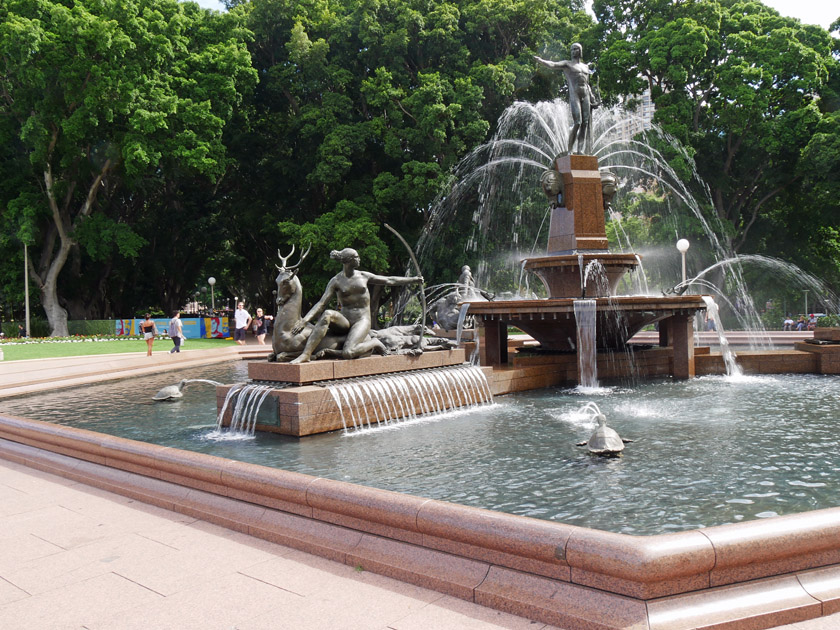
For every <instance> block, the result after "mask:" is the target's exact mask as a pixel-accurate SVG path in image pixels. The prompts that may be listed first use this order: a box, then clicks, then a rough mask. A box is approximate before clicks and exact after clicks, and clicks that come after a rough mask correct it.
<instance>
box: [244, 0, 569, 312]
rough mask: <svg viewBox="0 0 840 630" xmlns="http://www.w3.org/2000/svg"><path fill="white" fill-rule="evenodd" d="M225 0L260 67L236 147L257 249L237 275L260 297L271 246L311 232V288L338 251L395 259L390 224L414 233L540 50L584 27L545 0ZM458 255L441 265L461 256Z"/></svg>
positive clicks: (378, 267)
mask: <svg viewBox="0 0 840 630" xmlns="http://www.w3.org/2000/svg"><path fill="white" fill-rule="evenodd" d="M231 4H232V5H233V4H235V5H238V7H237V8H236V9H235V10H241V11H243V12H245V13H247V14H248V16H249V27H250V28H251V30H252V31H253V32H254V33H255V39H254V42H253V44H252V54H253V59H254V64H255V67H256V69H257V71H258V73H259V77H260V83H259V86H258V88H257V90H256V94H255V99H254V101H253V109H252V111H251V112H250V113H249V116H250V120H251V121H252V126H251V127H250V129H249V130H248V132H247V133H245V134H243V135H242V136H240V137H239V138H237V139H236V141H235V142H234V144H233V145H232V147H234V148H233V149H232V150H235V151H236V154H237V156H238V163H239V171H238V172H237V175H238V177H239V178H240V179H239V181H240V182H241V185H240V186H239V191H240V194H239V196H238V198H237V199H236V200H235V201H234V202H233V203H234V207H235V211H234V212H235V214H236V216H237V217H239V221H237V225H236V226H235V228H234V229H235V230H236V234H235V236H234V238H233V242H234V243H236V247H239V248H247V249H248V250H249V251H252V252H254V256H253V257H251V259H250V260H249V261H248V262H247V268H239V269H234V271H235V272H236V273H238V274H239V275H240V276H241V277H243V278H244V277H246V276H247V275H248V274H251V275H250V278H249V280H248V283H247V284H248V285H249V286H247V287H243V290H244V291H245V292H246V293H248V294H250V295H255V294H259V299H261V300H267V299H268V298H269V295H268V292H267V290H263V292H262V293H258V292H259V290H260V289H259V286H262V287H270V283H269V282H268V280H269V278H271V277H273V274H272V273H271V272H272V270H273V267H272V266H271V263H272V260H276V258H275V252H276V250H277V248H278V247H281V248H283V249H288V244H289V243H292V242H294V243H298V244H303V245H305V244H306V243H307V242H311V243H312V254H311V255H310V259H309V260H308V261H307V263H306V279H307V282H306V283H305V284H306V290H307V293H308V295H309V297H310V298H313V297H315V296H316V295H317V294H319V292H320V291H321V290H322V288H323V285H324V283H325V282H326V279H327V278H328V277H329V276H330V275H332V274H334V273H335V272H336V271H337V267H336V266H335V265H334V264H331V263H330V261H329V260H328V258H327V254H328V252H329V250H330V249H332V248H341V247H345V246H352V247H356V248H357V249H358V250H359V251H360V253H361V255H362V259H363V265H364V266H365V267H367V268H369V269H373V270H375V271H380V272H384V271H387V270H391V271H399V270H402V268H403V267H402V266H403V265H404V264H405V263H406V261H407V256H406V253H405V252H404V250H403V248H402V246H401V245H399V243H398V242H397V241H396V240H395V239H394V238H393V237H392V236H391V235H390V233H388V232H387V231H386V230H384V229H383V228H382V227H381V226H382V223H388V224H390V225H392V226H394V227H395V228H397V229H398V230H400V231H401V232H402V233H403V234H404V235H405V236H406V237H407V238H408V239H409V240H410V241H412V240H414V239H415V238H416V236H417V235H418V233H419V231H420V229H421V227H422V225H423V222H424V221H425V219H426V218H427V213H428V211H429V209H430V207H431V204H432V202H433V200H434V199H435V197H436V196H437V195H438V194H439V192H440V191H441V190H442V188H443V187H445V185H446V184H447V183H448V182H449V178H450V173H451V169H452V167H453V165H455V164H456V163H457V162H458V161H459V160H460V159H461V158H462V157H463V156H464V155H465V154H466V153H467V152H468V151H469V150H470V149H472V148H473V147H474V146H476V145H477V144H479V143H481V142H482V141H484V140H485V139H486V137H487V134H488V132H489V131H490V129H491V127H492V124H493V121H494V120H495V119H496V117H497V116H498V115H499V113H500V112H501V111H502V109H503V108H504V107H505V106H506V105H508V104H509V103H510V102H512V100H513V99H514V98H515V97H516V96H517V95H519V94H523V93H524V90H526V89H529V88H530V87H531V84H530V78H531V76H532V74H533V64H532V61H531V55H532V54H533V53H534V52H537V51H541V50H542V46H543V45H544V44H545V43H546V42H547V41H548V40H551V39H554V38H557V37H559V36H560V35H561V34H566V35H568V34H569V33H571V32H573V30H574V28H575V27H574V26H573V20H572V18H573V16H574V15H575V14H574V13H573V11H572V7H571V3H564V2H559V3H558V2H555V1H549V0H504V1H498V0H496V1H493V2H488V1H484V0H482V1H475V0H362V1H357V0H353V1H351V0H338V1H333V2H327V1H325V0H303V1H294V2H292V1H291V0H252V1H251V2H247V3H238V2H237V3H231ZM580 15H584V14H583V13H582V12H581V13H580ZM584 21H585V15H584ZM465 214H466V215H468V214H469V213H465ZM463 231H464V233H465V238H466V233H467V232H468V230H467V229H466V228H464V230H463ZM451 254H452V252H449V253H448V255H447V258H446V260H442V261H441V262H440V264H441V268H443V267H446V268H447V269H448V275H451V274H452V273H457V269H458V268H459V267H460V264H462V262H463V261H460V260H453V259H452V257H451ZM254 259H257V261H258V262H257V264H258V265H259V264H260V263H259V260H260V259H264V260H266V261H267V263H262V265H261V266H260V267H259V269H255V268H254ZM423 272H424V273H425V274H426V275H427V276H434V275H436V273H437V272H438V270H437V269H424V270H423ZM376 297H377V296H374V300H376Z"/></svg>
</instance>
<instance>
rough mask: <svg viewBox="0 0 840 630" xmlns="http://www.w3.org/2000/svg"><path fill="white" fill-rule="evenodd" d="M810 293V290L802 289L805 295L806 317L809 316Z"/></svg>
mask: <svg viewBox="0 0 840 630" xmlns="http://www.w3.org/2000/svg"><path fill="white" fill-rule="evenodd" d="M808 291H810V289H802V293H804V294H805V315H808Z"/></svg>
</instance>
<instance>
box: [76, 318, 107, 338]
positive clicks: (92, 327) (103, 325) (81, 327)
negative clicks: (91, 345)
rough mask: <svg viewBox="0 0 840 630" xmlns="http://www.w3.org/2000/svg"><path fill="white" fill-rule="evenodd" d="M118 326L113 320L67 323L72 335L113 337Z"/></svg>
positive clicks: (88, 320) (86, 320)
mask: <svg viewBox="0 0 840 630" xmlns="http://www.w3.org/2000/svg"><path fill="white" fill-rule="evenodd" d="M115 328H116V324H114V320H113V319H81V320H75V321H70V322H67V332H69V333H70V334H71V335H83V336H91V335H113V334H114V330H115Z"/></svg>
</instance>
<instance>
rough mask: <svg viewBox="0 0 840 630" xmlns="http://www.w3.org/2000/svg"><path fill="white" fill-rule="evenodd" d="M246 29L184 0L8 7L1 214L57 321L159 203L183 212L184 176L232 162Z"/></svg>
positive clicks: (145, 233) (0, 53)
mask: <svg viewBox="0 0 840 630" xmlns="http://www.w3.org/2000/svg"><path fill="white" fill-rule="evenodd" d="M246 37H247V32H246V31H244V30H243V29H241V27H240V26H239V25H238V24H237V22H236V20H235V19H234V18H232V17H228V16H225V15H222V14H217V13H213V12H208V11H204V10H202V9H200V8H199V7H198V6H197V5H195V4H192V3H186V4H181V3H178V2H176V0H76V1H75V2H73V3H67V2H61V1H59V0H39V1H38V2H32V1H30V0H7V2H4V3H3V5H2V6H0V57H2V60H3V64H4V72H3V74H2V75H0V95H2V99H0V120H3V124H2V126H0V134H2V136H0V145H3V146H6V147H11V151H9V150H8V149H7V151H8V153H9V154H8V155H7V157H8V158H9V161H8V162H5V163H4V166H5V167H6V168H4V171H6V170H8V172H9V174H10V175H11V176H12V177H13V179H14V186H5V187H4V188H3V190H2V192H3V194H4V199H3V200H2V201H3V202H5V203H3V206H5V207H6V212H5V213H4V215H3V220H4V223H5V227H6V228H8V232H7V234H14V235H15V236H16V238H17V240H18V241H24V242H27V243H29V244H31V245H34V246H35V247H33V249H35V248H37V249H38V250H40V252H39V253H37V254H36V255H35V256H34V258H35V260H34V261H33V264H32V265H31V266H30V275H31V277H32V278H33V280H34V281H35V284H36V285H37V287H38V288H39V289H40V297H41V304H42V306H43V307H44V309H45V311H46V314H47V317H48V319H49V320H50V324H51V326H52V329H53V333H54V334H66V332H67V313H66V310H65V309H66V308H67V307H68V306H71V304H72V300H73V297H74V296H73V294H76V295H75V298H76V299H77V300H80V301H89V300H90V299H91V294H90V289H91V288H92V289H93V291H94V292H99V293H101V292H102V291H103V288H104V285H106V284H108V282H109V281H110V278H109V277H108V276H109V275H110V273H111V272H112V271H113V266H114V265H115V264H117V263H118V262H119V261H126V262H128V261H131V260H133V259H135V258H137V257H138V255H139V254H140V253H141V248H142V247H143V246H144V245H145V244H147V243H149V242H151V240H152V239H154V238H155V237H156V235H155V234H154V233H153V231H150V230H139V229H137V228H138V223H139V222H138V219H139V218H141V217H142V215H143V214H144V213H145V212H148V211H149V209H150V206H151V205H152V204H155V206H156V207H157V208H161V207H162V208H164V209H165V210H166V211H167V212H166V214H165V215H164V216H166V218H167V219H168V220H169V221H170V222H171V223H172V224H173V225H177V223H178V220H179V217H178V216H177V211H178V210H179V207H178V206H177V204H175V203H172V202H171V201H169V200H168V199H167V196H170V195H172V192H171V191H172V190H174V189H175V188H177V182H179V181H182V180H187V181H189V180H192V179H194V178H201V179H203V180H204V182H205V184H204V185H205V186H208V184H210V183H211V182H212V181H214V180H216V179H218V178H219V177H220V176H221V175H222V174H223V173H224V171H225V168H226V158H225V147H224V145H223V143H222V132H223V130H224V127H225V124H226V122H227V121H228V120H230V119H231V117H232V114H233V109H234V107H235V106H236V104H237V103H238V102H239V101H240V99H241V90H242V89H243V87H244V86H246V85H247V84H248V82H249V81H250V80H252V77H253V69H252V68H251V67H250V58H249V55H248V52H247V50H245V46H244V39H245V38H246ZM3 174H6V173H3ZM167 185H168V186H167ZM167 189H168V192H169V195H167V194H166V192H167ZM167 206H168V207H167ZM156 227H157V226H156ZM9 242H10V241H8V240H7V241H6V244H8V243H9ZM124 264H125V263H124ZM128 273H129V275H130V272H128ZM84 285H86V287H85V286H84ZM91 285H92V287H91ZM85 288H87V289H88V290H87V291H86V290H85Z"/></svg>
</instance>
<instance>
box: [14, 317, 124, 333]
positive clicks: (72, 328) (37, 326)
mask: <svg viewBox="0 0 840 630" xmlns="http://www.w3.org/2000/svg"><path fill="white" fill-rule="evenodd" d="M21 323H23V322H2V323H0V330H2V331H3V333H4V334H5V335H6V337H17V336H18V324H21ZM29 328H30V332H31V333H32V336H33V337H49V336H50V325H49V323H48V322H47V320H45V319H32V320H29ZM115 329H116V324H115V323H114V320H113V319H80V320H71V321H69V322H67V331H68V332H69V333H70V335H84V336H90V335H113V334H114V330H115Z"/></svg>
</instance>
